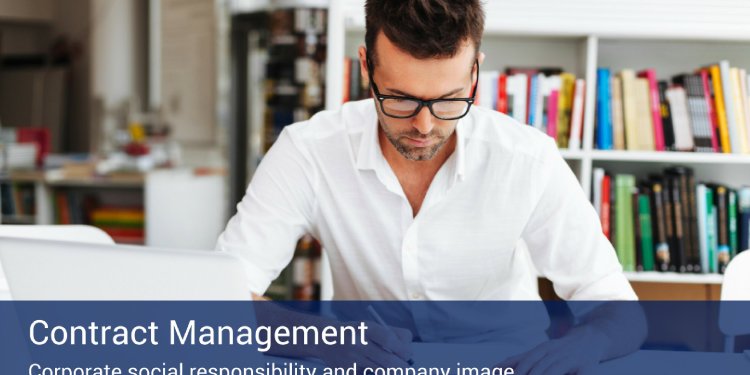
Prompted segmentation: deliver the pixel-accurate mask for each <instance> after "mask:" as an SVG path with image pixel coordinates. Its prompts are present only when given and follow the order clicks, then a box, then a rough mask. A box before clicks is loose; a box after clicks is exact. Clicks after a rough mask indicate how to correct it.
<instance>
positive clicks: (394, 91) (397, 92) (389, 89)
mask: <svg viewBox="0 0 750 375" xmlns="http://www.w3.org/2000/svg"><path fill="white" fill-rule="evenodd" d="M386 90H387V91H390V92H392V93H394V94H396V95H401V96H408V97H410V98H417V96H416V95H411V94H409V93H407V92H404V91H401V90H397V89H391V88H386ZM463 90H464V88H463V87H461V88H457V89H454V90H451V91H449V92H447V93H445V94H443V95H441V96H438V97H437V98H434V99H443V98H447V97H449V96H451V95H456V94H458V93H459V92H461V91H463Z"/></svg>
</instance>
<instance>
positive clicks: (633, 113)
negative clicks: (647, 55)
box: [620, 69, 639, 151]
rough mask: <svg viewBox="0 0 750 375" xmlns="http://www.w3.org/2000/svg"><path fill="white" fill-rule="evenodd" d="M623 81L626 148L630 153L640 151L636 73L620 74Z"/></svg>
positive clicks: (627, 70)
mask: <svg viewBox="0 0 750 375" xmlns="http://www.w3.org/2000/svg"><path fill="white" fill-rule="evenodd" d="M620 80H622V113H623V116H622V117H623V122H624V123H625V147H626V148H627V150H629V151H637V150H639V142H638V110H637V109H636V108H637V107H636V104H635V72H634V71H633V70H631V69H624V70H623V71H621V72H620Z"/></svg>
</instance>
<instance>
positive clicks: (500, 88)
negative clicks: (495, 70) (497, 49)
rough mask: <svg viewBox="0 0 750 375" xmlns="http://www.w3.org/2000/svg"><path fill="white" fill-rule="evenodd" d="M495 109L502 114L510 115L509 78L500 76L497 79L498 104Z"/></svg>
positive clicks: (503, 75)
mask: <svg viewBox="0 0 750 375" xmlns="http://www.w3.org/2000/svg"><path fill="white" fill-rule="evenodd" d="M495 109H496V110H497V111H498V112H500V113H506V114H507V113H508V76H507V75H505V74H498V77H497V103H496V104H495Z"/></svg>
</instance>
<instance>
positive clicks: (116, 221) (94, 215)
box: [89, 207, 145, 245]
mask: <svg viewBox="0 0 750 375" xmlns="http://www.w3.org/2000/svg"><path fill="white" fill-rule="evenodd" d="M89 215H90V220H91V224H92V225H94V226H96V227H98V228H100V229H101V230H103V231H105V232H107V234H109V235H110V236H111V237H112V239H114V240H115V242H117V243H128V244H140V245H142V244H144V243H145V235H144V230H143V228H144V216H145V215H144V212H143V208H140V207H97V208H94V209H92V210H91V211H90V213H89Z"/></svg>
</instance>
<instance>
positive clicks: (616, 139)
mask: <svg viewBox="0 0 750 375" xmlns="http://www.w3.org/2000/svg"><path fill="white" fill-rule="evenodd" d="M749 86H750V76H748V74H747V71H745V70H744V69H738V68H736V67H731V66H730V65H729V62H728V61H726V60H723V61H721V62H719V63H718V64H713V65H709V66H704V67H701V68H698V69H696V70H695V71H694V72H693V73H687V74H680V75H677V76H674V77H672V78H671V80H670V81H669V82H668V81H666V80H658V79H657V77H656V71H655V70H654V69H645V70H643V71H640V72H637V73H636V72H635V71H634V70H632V69H624V70H622V71H621V72H619V73H617V74H614V73H613V72H611V71H610V69H609V68H599V69H598V71H597V88H596V89H597V90H596V92H597V94H596V127H595V132H596V137H595V139H596V148H598V149H600V150H613V149H614V150H634V151H695V152H721V153H734V154H746V153H750V97H749V96H748V95H750V92H749V90H748V87H749Z"/></svg>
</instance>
